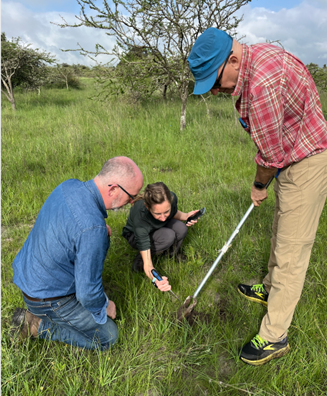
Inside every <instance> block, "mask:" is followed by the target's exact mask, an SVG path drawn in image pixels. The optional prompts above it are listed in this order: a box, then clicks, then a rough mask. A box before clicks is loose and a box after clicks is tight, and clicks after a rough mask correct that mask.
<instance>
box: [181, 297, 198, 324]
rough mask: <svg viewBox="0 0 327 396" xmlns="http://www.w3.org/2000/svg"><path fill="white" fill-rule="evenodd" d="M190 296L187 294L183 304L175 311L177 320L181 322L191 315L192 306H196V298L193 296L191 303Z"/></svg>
mask: <svg viewBox="0 0 327 396" xmlns="http://www.w3.org/2000/svg"><path fill="white" fill-rule="evenodd" d="M192 298H193V297H192V296H188V297H187V298H186V300H185V301H184V304H183V305H182V306H181V307H180V308H179V309H178V311H177V320H178V321H179V322H181V321H182V320H183V319H187V320H188V319H189V318H190V317H191V316H192V312H193V309H194V307H195V306H196V303H197V301H196V298H193V302H192V304H191V300H192Z"/></svg>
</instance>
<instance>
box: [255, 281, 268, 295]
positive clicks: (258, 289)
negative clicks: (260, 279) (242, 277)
mask: <svg viewBox="0 0 327 396" xmlns="http://www.w3.org/2000/svg"><path fill="white" fill-rule="evenodd" d="M251 290H252V291H254V292H258V293H264V294H267V292H266V290H265V288H264V287H263V284H262V283H260V284H259V285H253V286H252V287H251Z"/></svg>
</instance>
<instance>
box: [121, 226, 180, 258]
mask: <svg viewBox="0 0 327 396" xmlns="http://www.w3.org/2000/svg"><path fill="white" fill-rule="evenodd" d="M186 234H187V227H186V225H185V224H184V223H183V222H181V221H180V220H176V219H171V220H170V221H169V222H168V223H167V224H166V225H165V226H164V227H162V228H159V230H156V231H154V232H153V233H151V234H150V239H151V254H159V253H162V252H164V251H165V250H167V249H169V248H170V247H172V253H173V254H175V255H176V254H177V253H178V251H179V249H180V247H181V245H182V243H183V240H184V238H185V237H186ZM125 238H126V240H127V242H128V243H129V244H130V246H131V247H132V248H133V249H137V246H136V243H135V235H134V233H133V232H131V233H129V234H127V235H126V237H125Z"/></svg>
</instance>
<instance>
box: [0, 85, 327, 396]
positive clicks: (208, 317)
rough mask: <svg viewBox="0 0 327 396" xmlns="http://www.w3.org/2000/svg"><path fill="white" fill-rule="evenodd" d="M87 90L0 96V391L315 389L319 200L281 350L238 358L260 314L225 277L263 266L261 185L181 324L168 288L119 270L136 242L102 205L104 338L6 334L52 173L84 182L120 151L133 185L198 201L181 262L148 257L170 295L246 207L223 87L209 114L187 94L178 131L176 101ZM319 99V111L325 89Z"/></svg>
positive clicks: (194, 279)
mask: <svg viewBox="0 0 327 396" xmlns="http://www.w3.org/2000/svg"><path fill="white" fill-rule="evenodd" d="M94 93H95V91H94V88H93V84H92V80H87V79H85V80H84V81H83V87H82V89H79V90H68V91H67V90H59V89H48V90H46V89H43V90H41V95H37V93H33V92H28V93H26V92H23V91H21V92H17V93H16V101H17V112H16V113H14V112H13V111H12V110H11V105H10V103H9V102H8V101H6V99H5V98H4V97H2V115H1V118H2V145H1V147H2V148H1V155H2V233H1V234H2V261H1V302H2V321H1V324H2V326H1V340H2V341H1V347H2V354H1V359H2V395H10V396H12V395H24V396H25V395H26V396H27V395H28V396H32V395H33V396H34V395H47V396H52V395H56V396H57V395H58V396H59V395H63V396H66V395H68V396H75V395H76V396H82V395H85V396H88V395H89V396H100V395H101V396H102V395H115V396H116V395H117V396H122V395H126V396H127V395H131V396H146V395H147V396H180V395H181V396H182V395H183V396H184V395H185V396H198V395H210V396H212V395H235V396H237V395H269V396H275V395H276V396H277V395H285V396H290V395H298V396H304V395H307V396H321V395H327V310H326V306H327V287H326V279H327V265H326V256H327V243H326V241H327V209H326V207H325V208H324V211H323V214H322V216H321V219H320V225H319V228H318V232H317V236H316V242H315V244H314V247H313V251H312V255H311V261H310V266H309V269H308V272H307V277H306V281H305V284H304V289H303V293H302V297H301V300H300V302H299V304H298V306H297V308H296V311H295V315H294V318H293V322H292V325H291V327H290V329H289V335H288V336H289V343H290V346H291V351H290V353H289V354H288V355H286V356H285V357H283V358H281V359H275V360H273V361H271V362H270V363H268V364H266V365H264V366H261V367H253V366H249V365H246V364H244V363H243V362H242V361H240V359H239V350H240V348H241V347H242V345H243V344H244V343H246V342H248V341H249V340H250V339H251V338H252V337H253V336H255V335H256V334H257V331H258V329H259V326H260V322H261V319H262V317H263V316H264V314H265V311H266V309H265V308H264V307H262V306H261V305H259V304H253V303H251V302H248V301H247V300H245V299H243V298H242V297H241V296H240V295H239V293H238V292H237V285H238V283H248V284H252V283H260V282H261V280H262V278H263V277H264V276H265V274H266V266H267V261H268V257H269V250H270V235H271V224H272V219H273V212H274V194H273V189H272V187H270V191H268V194H269V198H268V200H266V201H265V202H264V203H263V204H262V205H261V206H260V207H259V208H255V209H254V210H253V212H252V214H251V215H250V217H249V218H248V220H247V221H246V223H245V224H244V226H243V228H242V229H241V231H240V233H239V234H238V235H237V237H236V238H235V240H234V242H233V244H232V246H231V248H230V249H229V250H228V252H227V253H226V254H225V255H224V257H223V259H222V260H221V262H220V263H219V264H218V266H217V268H216V269H215V271H214V272H213V274H212V276H211V277H210V278H209V280H208V282H207V283H206V285H205V286H204V288H203V289H202V290H201V292H200V294H199V296H198V304H197V306H196V315H195V317H194V322H193V323H192V325H190V324H189V323H187V322H185V323H178V322H176V320H175V317H176V312H177V310H178V308H179V306H180V303H179V301H177V300H175V299H174V297H173V296H171V295H170V293H161V292H159V291H158V290H157V289H155V288H154V287H153V286H152V285H151V282H150V281H149V279H148V278H146V277H145V275H143V274H136V273H134V272H132V262H133V258H134V256H135V253H136V252H135V251H133V249H131V248H130V247H129V245H128V244H127V242H126V240H125V239H124V238H122V237H121V232H122V228H123V226H124V225H125V222H126V219H127V216H128V213H129V209H130V207H129V206H126V207H124V208H122V209H120V210H117V211H110V212H108V218H107V224H109V225H110V227H111V229H112V238H111V247H110V249H109V253H108V255H107V258H106V261H105V265H104V272H103V283H104V288H105V290H106V292H107V295H108V296H109V298H110V299H111V300H113V301H114V302H115V304H116V307H117V319H116V323H117V325H118V327H119V330H120V338H119V341H118V344H117V345H116V346H115V347H114V348H113V349H112V350H110V351H108V352H104V353H100V352H97V351H85V350H79V349H78V348H74V347H71V346H67V345H65V344H60V343H55V342H54V343H50V342H46V341H41V340H40V341H38V340H31V339H29V340H26V341H24V342H19V341H14V342H11V341H10V338H9V328H10V322H11V316H12V314H13V311H14V309H15V308H16V307H19V306H20V307H23V306H24V303H23V299H22V296H21V293H20V290H19V289H18V288H17V287H16V286H15V285H14V284H13V282H12V276H13V273H12V267H11V264H12V261H13V259H14V258H15V256H16V254H17V253H18V251H19V250H20V249H21V247H22V246H23V243H24V241H25V239H26V238H27V236H28V234H29V232H30V230H31V228H32V227H33V224H34V221H35V219H36V217H37V214H38V212H39V210H40V208H41V206H42V204H43V202H44V201H45V199H46V198H47V197H48V195H49V194H50V193H51V191H52V190H53V189H54V188H55V187H56V186H57V185H58V184H59V183H61V182H63V181H64V180H66V179H69V178H77V179H80V180H83V181H85V180H89V179H91V178H93V177H94V176H95V175H96V174H97V173H98V172H99V170H100V169H101V167H102V165H103V163H104V162H105V161H106V160H107V159H108V158H110V157H113V156H116V155H125V156H128V157H130V158H132V159H133V160H134V161H135V162H136V163H137V164H138V165H139V167H140V169H141V170H142V172H143V174H144V179H145V185H146V184H148V183H153V182H156V181H163V182H164V183H166V184H167V185H168V187H169V188H170V190H172V191H174V192H175V193H176V195H177V197H178V207H179V209H180V210H182V211H185V212H187V211H191V210H193V209H200V208H202V207H204V206H205V207H206V213H205V215H204V216H203V217H202V218H201V220H199V222H198V223H197V224H196V225H195V226H194V227H191V228H189V232H188V235H187V237H186V239H185V241H184V244H183V246H182V251H183V253H184V254H185V255H186V256H187V260H186V261H185V262H182V263H179V262H175V261H174V260H173V259H168V258H165V257H158V258H156V259H155V266H156V268H157V270H158V271H159V272H160V273H161V274H162V275H166V276H168V278H169V281H170V283H171V285H172V290H173V291H174V292H175V293H176V294H177V295H178V296H179V297H180V298H181V299H182V300H184V299H185V298H186V297H187V296H189V295H192V294H193V293H194V292H195V290H196V289H197V287H198V285H199V284H200V282H201V281H202V279H203V278H204V276H205V275H206V273H207V271H208V270H209V268H210V267H211V265H212V263H213V262H214V260H215V259H216V257H217V256H218V254H219V253H218V251H219V250H220V249H221V248H222V247H223V245H224V244H225V242H226V241H227V240H228V238H229V237H230V235H231V234H232V232H233V230H234V229H235V227H236V226H237V224H238V222H239V221H240V220H241V218H242V217H243V215H244V213H245V212H246V210H247V209H248V207H249V206H250V204H251V200H250V189H251V185H252V183H253V179H254V174H255V169H256V167H255V163H254V155H255V153H256V149H255V146H254V144H253V142H252V141H251V139H250V137H249V136H248V135H247V133H246V132H244V131H243V129H242V128H241V126H240V125H239V123H237V124H236V123H235V118H234V112H233V106H232V100H231V98H230V97H215V98H214V97H212V98H211V99H210V100H209V101H208V103H207V105H208V110H209V116H208V115H207V108H206V105H205V104H204V103H203V102H200V100H199V98H196V97H190V99H189V102H188V107H187V127H186V129H185V130H184V131H182V132H181V131H180V130H179V118H180V108H181V103H180V101H179V99H178V98H170V99H169V100H167V102H164V101H163V100H162V99H160V98H154V99H152V100H150V101H148V102H147V103H143V104H138V105H130V104H128V103H126V102H124V101H122V100H120V99H116V100H111V101H108V102H105V103H100V102H98V101H94V100H91V99H90V97H91V96H92V95H93V94H94ZM321 100H322V105H323V109H324V113H325V117H327V94H326V93H325V94H322V95H321Z"/></svg>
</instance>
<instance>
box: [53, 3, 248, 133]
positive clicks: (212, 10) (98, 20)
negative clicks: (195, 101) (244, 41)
mask: <svg viewBox="0 0 327 396" xmlns="http://www.w3.org/2000/svg"><path fill="white" fill-rule="evenodd" d="M77 1H78V3H79V5H80V7H81V12H80V15H79V16H77V17H76V18H77V19H78V22H77V23H75V24H68V23H67V22H66V21H65V20H64V19H63V23H62V24H59V26H60V27H80V26H86V27H90V28H95V29H101V30H103V31H104V32H105V33H106V34H107V35H109V36H114V37H115V38H116V45H115V46H114V48H113V50H111V51H109V50H107V49H106V48H104V46H103V45H101V44H97V45H96V47H95V51H89V50H86V49H84V48H83V47H82V46H80V48H79V49H73V51H81V53H82V54H84V55H92V56H95V57H96V56H98V55H100V54H106V55H110V56H111V57H112V56H114V57H115V58H116V59H118V60H119V61H120V62H123V63H124V64H125V65H126V66H127V65H128V66H129V67H128V73H127V72H126V73H125V76H126V75H127V74H128V75H129V78H130V81H134V82H135V83H136V81H142V80H143V83H144V82H147V85H148V86H149V83H151V84H153V79H152V78H156V81H157V83H158V84H161V85H162V86H163V87H164V86H165V85H167V84H173V85H174V86H175V88H176V89H177V91H178V93H179V96H180V99H181V101H182V109H181V120H180V128H181V130H182V129H184V128H185V125H186V105H187V98H188V95H189V92H188V85H189V82H190V81H192V79H193V77H192V75H191V71H190V69H189V67H188V63H187V58H188V56H189V53H190V51H191V48H192V46H193V44H194V42H195V40H196V39H197V37H198V36H199V35H200V34H201V33H202V32H203V31H204V30H205V29H207V28H209V27H211V26H214V27H217V28H220V29H224V30H226V31H228V32H230V33H231V32H234V31H235V29H236V28H237V26H238V24H239V22H240V21H241V19H242V17H240V18H237V17H236V16H234V15H233V14H234V13H235V12H236V11H237V10H239V9H240V8H241V7H242V6H243V5H245V4H247V3H249V2H250V1H251V0H216V1H213V0H197V1H192V2H191V1H188V0H186V1H185V0H175V1H169V0H125V1H124V0H112V1H110V2H109V1H108V0H103V1H102V6H99V5H98V4H96V1H95V0H77ZM135 49H138V50H140V51H141V52H142V53H143V54H146V56H142V57H137V59H133V58H132V59H131V58H130V54H131V52H133V51H135ZM68 51H72V49H70V50H68ZM125 76H123V77H125ZM115 77H116V78H117V77H119V75H118V73H116V75H115ZM120 80H122V78H120ZM111 82H113V83H114V82H115V78H112V80H111ZM151 87H152V86H151ZM151 90H152V88H150V91H151Z"/></svg>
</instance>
